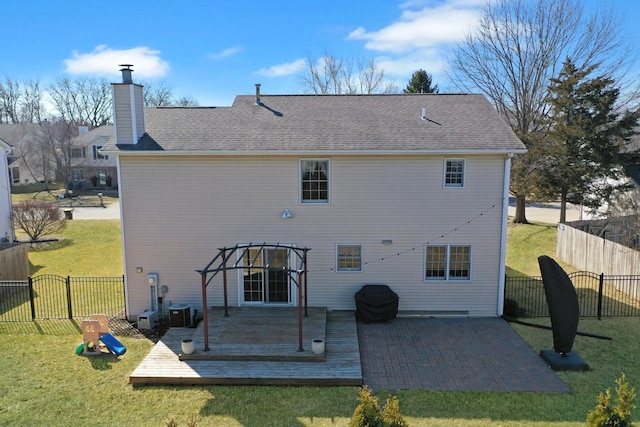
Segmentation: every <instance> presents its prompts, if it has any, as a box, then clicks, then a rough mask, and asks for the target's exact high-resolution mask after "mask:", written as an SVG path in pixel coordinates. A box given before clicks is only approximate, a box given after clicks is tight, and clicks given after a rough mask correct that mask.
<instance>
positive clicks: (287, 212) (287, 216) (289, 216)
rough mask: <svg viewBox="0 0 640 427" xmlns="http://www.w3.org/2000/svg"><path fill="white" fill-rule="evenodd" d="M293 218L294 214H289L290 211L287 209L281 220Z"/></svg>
mask: <svg viewBox="0 0 640 427" xmlns="http://www.w3.org/2000/svg"><path fill="white" fill-rule="evenodd" d="M291 217H293V214H292V213H291V212H289V209H285V210H284V211H283V212H282V215H280V218H282V219H289V218H291Z"/></svg>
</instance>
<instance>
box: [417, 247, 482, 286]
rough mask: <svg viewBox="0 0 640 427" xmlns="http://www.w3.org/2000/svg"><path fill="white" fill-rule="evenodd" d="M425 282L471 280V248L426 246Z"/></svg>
mask: <svg viewBox="0 0 640 427" xmlns="http://www.w3.org/2000/svg"><path fill="white" fill-rule="evenodd" d="M424 279H425V280H470V279H471V246H469V245H427V246H425V275H424Z"/></svg>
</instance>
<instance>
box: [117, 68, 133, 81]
mask: <svg viewBox="0 0 640 427" xmlns="http://www.w3.org/2000/svg"><path fill="white" fill-rule="evenodd" d="M120 67H124V68H121V69H120V71H121V72H122V83H133V80H132V79H131V73H132V72H133V70H132V69H131V67H133V64H120Z"/></svg>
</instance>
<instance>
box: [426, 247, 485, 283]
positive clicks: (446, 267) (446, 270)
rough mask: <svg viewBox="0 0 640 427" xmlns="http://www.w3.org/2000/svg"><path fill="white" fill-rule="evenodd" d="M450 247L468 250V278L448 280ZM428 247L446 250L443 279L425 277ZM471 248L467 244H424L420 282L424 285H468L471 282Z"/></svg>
mask: <svg viewBox="0 0 640 427" xmlns="http://www.w3.org/2000/svg"><path fill="white" fill-rule="evenodd" d="M452 246H466V247H468V248H469V277H467V278H459V277H454V278H450V277H449V262H450V261H451V247H452ZM429 247H446V248H447V253H446V257H447V263H446V265H445V269H444V278H440V277H434V278H428V277H427V272H426V268H427V248H429ZM472 264H473V246H472V245H470V244H467V243H443V244H431V245H430V244H425V245H424V255H423V259H422V280H423V281H424V282H425V283H432V282H461V283H469V282H470V281H471V277H472V275H473V265H472Z"/></svg>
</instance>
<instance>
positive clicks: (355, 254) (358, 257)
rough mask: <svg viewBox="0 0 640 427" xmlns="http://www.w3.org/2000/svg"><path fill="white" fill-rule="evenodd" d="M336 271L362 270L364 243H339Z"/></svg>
mask: <svg viewBox="0 0 640 427" xmlns="http://www.w3.org/2000/svg"><path fill="white" fill-rule="evenodd" d="M336 271H362V245H337V246H336Z"/></svg>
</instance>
